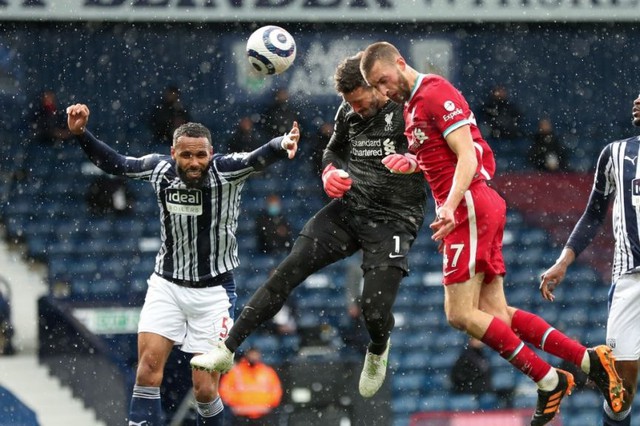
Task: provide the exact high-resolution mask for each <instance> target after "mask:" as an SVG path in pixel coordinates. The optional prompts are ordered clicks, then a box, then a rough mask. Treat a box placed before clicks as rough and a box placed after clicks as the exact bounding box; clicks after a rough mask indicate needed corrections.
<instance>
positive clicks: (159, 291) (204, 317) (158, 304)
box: [138, 274, 236, 354]
mask: <svg viewBox="0 0 640 426" xmlns="http://www.w3.org/2000/svg"><path fill="white" fill-rule="evenodd" d="M147 283H148V284H149V287H148V289H147V295H146V297H145V300H144V305H143V306H142V311H141V312H140V322H139V323H138V333H141V332H147V333H155V334H159V335H161V336H164V337H166V338H167V339H169V340H173V341H174V342H175V344H176V345H182V348H181V349H182V351H183V352H187V353H195V354H197V353H205V352H208V351H210V350H211V349H213V347H214V345H215V344H216V342H218V341H219V340H221V339H224V338H226V337H227V333H228V332H229V329H230V328H231V326H232V325H233V309H234V308H235V300H236V294H235V289H234V285H233V280H230V284H231V285H229V286H226V285H218V286H215V287H206V288H188V287H181V286H179V285H177V284H173V283H171V282H169V281H167V280H165V279H164V278H162V277H160V276H159V275H156V274H153V275H151V277H149V280H148V281H147Z"/></svg>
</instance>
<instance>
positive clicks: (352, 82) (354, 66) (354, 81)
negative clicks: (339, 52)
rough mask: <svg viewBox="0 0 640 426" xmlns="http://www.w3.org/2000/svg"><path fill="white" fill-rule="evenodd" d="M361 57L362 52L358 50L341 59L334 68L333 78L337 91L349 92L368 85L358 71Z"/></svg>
mask: <svg viewBox="0 0 640 426" xmlns="http://www.w3.org/2000/svg"><path fill="white" fill-rule="evenodd" d="M361 58H362V52H359V53H358V54H356V55H354V56H351V57H349V58H347V59H345V60H344V61H342V62H341V63H340V64H339V65H338V68H336V73H335V74H334V75H333V79H334V82H335V88H336V90H337V91H338V93H341V94H345V93H351V92H353V91H354V90H356V89H358V88H360V87H368V86H369V85H368V84H367V82H366V81H365V79H364V77H363V76H362V73H361V72H360V59H361Z"/></svg>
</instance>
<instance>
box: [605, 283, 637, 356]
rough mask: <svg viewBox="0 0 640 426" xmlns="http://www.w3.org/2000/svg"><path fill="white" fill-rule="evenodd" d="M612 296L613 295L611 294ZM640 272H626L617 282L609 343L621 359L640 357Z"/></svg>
mask: <svg viewBox="0 0 640 426" xmlns="http://www.w3.org/2000/svg"><path fill="white" fill-rule="evenodd" d="M610 297H611V296H610ZM638 324H640V273H638V272H636V273H632V274H624V275H621V276H620V278H618V281H617V282H616V283H615V290H614V292H613V297H611V305H610V307H609V319H608V321H607V344H608V345H609V346H611V348H612V349H613V354H614V355H615V357H616V359H617V360H619V361H636V360H638V358H640V327H639V326H638Z"/></svg>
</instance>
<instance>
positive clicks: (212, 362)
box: [191, 341, 233, 373]
mask: <svg viewBox="0 0 640 426" xmlns="http://www.w3.org/2000/svg"><path fill="white" fill-rule="evenodd" d="M231 367H233V352H231V351H230V350H229V349H228V348H227V347H226V346H225V344H224V342H222V341H220V342H218V343H217V344H216V346H215V347H214V348H213V349H212V350H210V351H209V352H207V353H205V354H202V355H196V356H194V357H193V358H191V368H192V369H194V370H203V371H208V372H210V373H212V372H214V371H217V372H218V373H226V372H227V371H229V370H231Z"/></svg>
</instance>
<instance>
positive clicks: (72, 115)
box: [67, 104, 90, 136]
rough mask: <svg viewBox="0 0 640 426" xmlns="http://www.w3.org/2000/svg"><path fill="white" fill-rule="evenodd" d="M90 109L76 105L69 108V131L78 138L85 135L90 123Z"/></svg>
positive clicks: (82, 105)
mask: <svg viewBox="0 0 640 426" xmlns="http://www.w3.org/2000/svg"><path fill="white" fill-rule="evenodd" d="M89 114H90V111H89V107H88V106H86V105H85V104H75V105H70V106H68V107H67V126H68V127H69V131H70V132H71V133H73V134H74V135H76V136H78V135H81V134H83V133H84V131H85V129H86V128H87V122H88V121H89Z"/></svg>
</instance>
